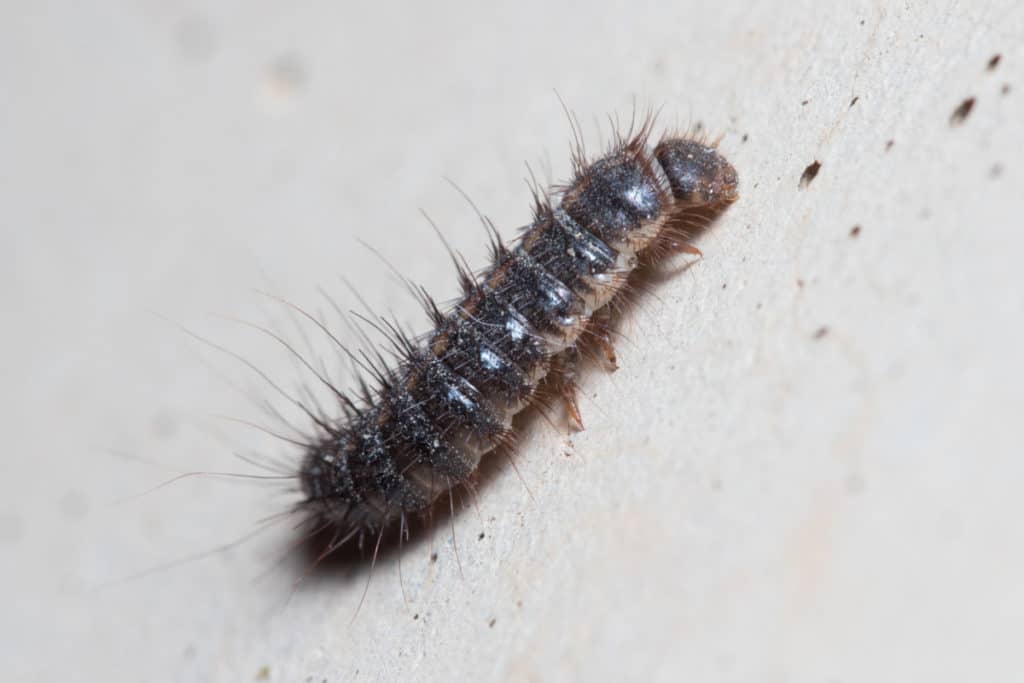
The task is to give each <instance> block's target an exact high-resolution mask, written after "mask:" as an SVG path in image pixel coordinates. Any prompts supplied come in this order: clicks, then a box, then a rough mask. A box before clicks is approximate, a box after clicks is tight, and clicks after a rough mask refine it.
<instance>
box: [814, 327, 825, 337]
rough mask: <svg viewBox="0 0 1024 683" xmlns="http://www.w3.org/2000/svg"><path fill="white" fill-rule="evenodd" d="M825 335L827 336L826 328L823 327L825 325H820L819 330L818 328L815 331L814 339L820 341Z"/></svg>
mask: <svg viewBox="0 0 1024 683" xmlns="http://www.w3.org/2000/svg"><path fill="white" fill-rule="evenodd" d="M826 334H828V327H827V326H825V325H822V326H821V327H819V328H818V329H817V330H815V332H814V338H815V339H821V338H823V337H824V336H825V335H826Z"/></svg>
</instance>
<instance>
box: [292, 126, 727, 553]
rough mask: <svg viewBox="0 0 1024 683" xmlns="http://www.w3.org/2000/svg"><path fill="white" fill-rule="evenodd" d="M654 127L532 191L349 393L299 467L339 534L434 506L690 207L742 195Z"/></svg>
mask: <svg viewBox="0 0 1024 683" xmlns="http://www.w3.org/2000/svg"><path fill="white" fill-rule="evenodd" d="M648 132H649V129H648V127H647V126H646V125H645V126H644V128H643V130H641V132H640V133H639V134H637V135H635V136H632V137H629V138H628V139H622V140H619V141H618V142H617V144H616V145H615V146H614V147H613V149H612V150H611V151H610V152H609V153H608V154H606V155H605V156H603V157H602V158H600V159H598V160H596V161H594V162H592V163H589V164H588V163H585V162H584V161H583V160H582V158H577V159H576V160H575V173H574V178H573V180H572V182H571V183H569V184H568V185H567V186H565V187H564V188H562V190H561V191H560V192H558V193H557V199H556V200H555V201H553V202H549V201H547V200H539V201H538V202H537V207H536V208H535V212H534V213H535V216H534V220H533V222H532V224H531V225H530V226H529V227H528V228H526V229H525V231H524V233H523V235H522V236H521V238H520V239H519V240H518V243H517V244H515V246H514V247H506V246H503V245H502V244H501V243H500V241H495V242H494V243H493V249H492V251H493V263H492V265H491V266H490V267H489V268H488V269H487V270H486V271H485V272H484V273H483V274H482V275H481V276H479V277H476V278H474V277H472V276H469V275H468V274H467V273H465V272H464V273H463V278H462V279H463V289H464V294H463V297H462V298H461V300H460V301H459V302H458V303H457V305H455V306H454V307H453V308H452V309H451V310H450V311H447V312H441V311H439V310H437V309H436V307H433V306H432V304H431V314H432V317H433V320H434V323H435V328H434V330H433V332H431V333H430V334H429V335H427V336H425V337H424V338H423V339H422V340H420V341H419V343H417V342H414V341H411V340H407V339H404V338H402V337H400V336H399V337H398V338H397V343H398V346H399V347H400V348H401V350H402V354H403V356H404V358H405V360H404V361H403V362H401V363H400V364H399V365H398V367H396V368H394V369H392V370H388V371H386V372H382V373H380V376H379V377H378V378H377V380H378V384H379V386H378V387H376V388H375V389H373V390H371V391H368V392H366V395H365V396H364V398H363V400H362V401H361V402H360V403H359V404H358V405H357V404H356V403H354V402H350V401H348V400H345V401H344V408H345V414H344V416H343V417H342V419H340V420H339V421H338V423H337V424H332V425H328V426H327V427H326V428H324V430H323V431H324V433H323V434H321V435H320V436H319V437H318V438H317V439H316V441H315V443H314V444H313V445H312V446H311V447H310V448H309V449H308V451H307V452H306V454H305V457H304V460H303V462H302V465H301V468H300V472H299V478H300V481H301V483H302V490H303V493H304V500H303V502H302V504H301V507H302V508H303V509H304V510H306V511H308V512H309V513H311V514H312V515H313V516H314V517H316V518H318V519H320V520H323V522H324V523H325V524H327V525H330V526H332V527H333V528H334V529H335V530H336V532H335V534H334V540H333V541H332V542H333V543H335V544H337V543H340V542H343V541H344V540H346V539H347V538H349V537H351V536H354V535H356V534H359V533H361V532H363V531H371V532H372V531H377V530H380V529H383V528H384V527H385V526H386V525H388V524H389V523H391V522H393V521H395V520H396V519H399V518H402V519H403V520H404V516H405V515H408V514H411V513H416V512H421V511H423V510H426V509H428V508H429V507H430V506H431V505H432V503H433V502H434V501H435V500H436V499H437V498H438V497H439V496H440V495H442V494H443V493H445V492H447V491H449V490H450V489H451V488H452V487H454V486H457V485H459V484H461V483H464V482H465V481H466V480H467V478H468V477H470V476H471V474H472V473H473V471H474V470H475V469H476V468H477V466H478V464H479V462H480V459H481V457H483V456H484V455H485V454H487V453H489V452H491V451H493V450H495V449H498V448H502V447H507V446H508V445H509V444H510V443H511V432H510V428H511V423H512V418H513V417H514V416H515V415H516V414H517V413H518V412H519V411H521V410H523V409H524V408H525V407H527V406H528V405H529V403H530V401H531V397H533V396H534V394H535V391H536V389H537V387H538V384H539V383H540V382H541V381H542V380H544V378H545V377H546V376H548V375H549V373H550V372H551V371H552V368H553V367H554V365H555V364H556V363H557V362H558V360H559V358H561V357H563V356H564V355H566V354H567V353H571V352H572V350H573V349H575V347H576V345H577V344H579V343H580V341H581V334H583V333H584V332H585V330H586V329H587V326H588V324H590V322H591V321H592V319H593V318H594V316H595V314H599V313H600V312H601V311H602V310H603V309H605V307H607V306H608V305H609V303H610V302H612V301H613V300H614V299H615V298H616V297H617V296H618V295H620V293H621V292H622V291H623V287H624V286H625V283H626V279H627V278H628V276H629V275H630V274H631V273H632V272H633V270H634V269H635V268H636V267H637V264H638V261H639V259H640V257H642V256H643V255H644V254H645V253H647V252H650V251H651V250H652V249H653V248H655V247H657V246H659V245H660V246H662V247H664V246H665V245H666V244H668V243H669V242H670V241H673V240H678V239H679V238H680V236H681V234H680V233H681V231H682V228H681V227H680V226H681V224H680V222H679V221H680V219H681V217H682V216H683V215H684V213H685V212H686V211H687V210H688V209H693V208H694V207H701V206H712V207H715V206H723V207H724V206H725V205H726V204H728V203H729V202H731V201H732V200H733V199H735V197H736V189H737V178H736V173H735V171H734V170H733V168H732V167H731V166H730V165H729V164H728V162H726V161H725V160H724V159H723V158H722V157H721V155H719V154H718V153H717V151H716V150H715V149H714V148H713V147H709V146H707V145H705V144H703V143H702V142H700V141H696V140H690V139H686V138H664V139H662V140H661V141H660V142H659V143H658V144H657V145H656V146H655V147H654V148H653V150H651V149H649V147H648V137H649V135H648ZM321 426H322V427H323V425H321Z"/></svg>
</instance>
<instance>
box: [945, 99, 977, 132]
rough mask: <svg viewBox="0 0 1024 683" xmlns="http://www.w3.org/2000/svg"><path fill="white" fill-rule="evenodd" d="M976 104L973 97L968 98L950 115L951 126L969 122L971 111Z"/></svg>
mask: <svg viewBox="0 0 1024 683" xmlns="http://www.w3.org/2000/svg"><path fill="white" fill-rule="evenodd" d="M974 102H975V99H974V98H973V97H968V98H967V99H966V100H964V101H963V102H961V103H960V104H959V106H957V108H956V109H954V110H953V113H952V114H950V115H949V125H951V126H959V125H962V124H963V122H964V121H966V120H967V117H968V116H970V115H971V110H973V109H974Z"/></svg>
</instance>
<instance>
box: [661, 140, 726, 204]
mask: <svg viewBox="0 0 1024 683" xmlns="http://www.w3.org/2000/svg"><path fill="white" fill-rule="evenodd" d="M654 155H655V156H656V157H657V159H658V163H660V164H661V167H662V169H664V171H665V175H666V176H668V182H669V185H670V186H671V187H672V195H673V196H674V197H675V198H676V200H677V201H680V202H683V203H684V204H689V205H691V206H714V205H718V204H725V203H729V202H733V201H735V200H736V199H737V198H739V179H738V178H737V176H736V169H734V168H733V167H732V164H730V163H729V162H728V161H726V160H725V157H723V156H722V155H721V154H719V153H718V150H716V149H715V148H714V147H709V146H707V145H705V144H702V143H700V142H697V141H696V140H687V139H685V138H667V139H665V140H662V141H661V142H660V143H659V144H658V146H657V147H656V148H655V150H654Z"/></svg>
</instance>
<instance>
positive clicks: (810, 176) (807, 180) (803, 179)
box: [800, 160, 821, 190]
mask: <svg viewBox="0 0 1024 683" xmlns="http://www.w3.org/2000/svg"><path fill="white" fill-rule="evenodd" d="M820 170H821V162H820V161H817V160H815V161H814V163H813V164H811V165H810V166H808V167H807V168H805V169H804V172H803V174H802V175H801V176H800V189H801V190H802V189H804V188H805V187H807V186H808V185H810V184H811V181H812V180H814V179H815V178H816V177H817V176H818V171H820Z"/></svg>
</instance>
